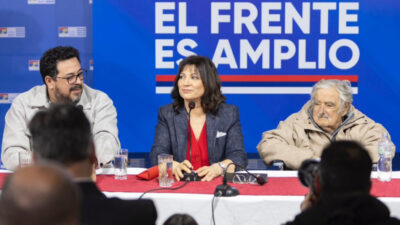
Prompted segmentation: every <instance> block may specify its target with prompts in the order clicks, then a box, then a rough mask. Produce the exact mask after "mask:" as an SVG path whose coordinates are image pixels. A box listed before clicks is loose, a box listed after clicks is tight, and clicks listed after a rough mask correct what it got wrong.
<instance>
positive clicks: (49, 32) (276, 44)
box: [0, 0, 400, 153]
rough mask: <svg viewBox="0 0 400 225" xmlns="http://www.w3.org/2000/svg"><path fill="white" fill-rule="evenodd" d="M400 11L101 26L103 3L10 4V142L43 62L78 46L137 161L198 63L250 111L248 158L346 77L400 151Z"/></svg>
mask: <svg viewBox="0 0 400 225" xmlns="http://www.w3.org/2000/svg"><path fill="white" fill-rule="evenodd" d="M317 3H323V4H317ZM399 11H400V2H398V1H393V0H379V1H378V0H364V1H330V2H325V3H324V2H320V1H309V2H295V1H275V2H269V1H268V2H267V1H266V2H262V1H256V0H253V1H246V2H245V1H210V0H202V1H185V2H183V1H182V2H180V1H150V0H146V1H142V0H135V1H132V0H102V1H94V2H93V15H92V2H91V0H87V1H86V0H69V1H61V0H60V1H56V0H27V1H26V0H24V1H22V0H17V1H7V0H0V68H1V73H0V77H1V82H0V103H2V104H0V134H1V135H2V132H3V128H4V115H5V113H6V111H7V110H8V108H9V106H10V105H9V103H10V102H11V101H12V98H13V96H15V95H14V93H20V92H23V91H26V90H28V89H29V88H31V87H32V86H34V85H37V84H41V83H42V81H41V77H40V74H39V71H38V60H39V58H40V56H41V55H42V53H43V52H44V51H45V50H47V49H49V48H51V47H54V46H56V45H73V46H75V47H76V48H78V49H79V50H80V52H81V57H82V65H83V67H85V68H88V69H93V64H94V68H95V71H94V79H92V78H93V77H92V76H91V74H90V76H89V78H88V79H87V80H86V83H88V84H89V85H91V86H93V87H94V88H96V89H100V90H103V91H104V92H106V93H107V94H109V95H110V97H111V98H112V99H113V100H114V103H115V106H116V108H117V110H118V126H119V130H120V139H121V143H122V146H123V147H126V148H128V149H129V150H130V151H131V152H148V151H150V149H151V145H152V142H153V135H154V127H155V125H156V123H157V111H158V108H159V107H160V106H162V105H165V104H168V103H170V102H171V98H170V96H169V94H165V93H168V91H169V88H170V86H171V77H170V76H168V75H174V74H176V71H177V63H176V61H178V60H180V59H182V58H184V57H185V56H187V55H190V54H192V53H196V54H199V55H205V56H208V57H210V58H212V59H213V60H214V62H215V63H216V64H218V71H219V73H220V75H221V77H222V79H223V91H224V93H225V94H226V97H227V101H228V103H231V104H235V105H237V106H239V108H240V112H241V122H242V127H243V133H244V138H245V147H246V150H247V152H250V153H252V152H256V149H255V146H256V145H257V143H258V142H259V140H260V139H261V134H262V132H263V131H265V130H270V129H273V128H275V127H276V126H277V125H278V123H279V121H280V120H284V119H285V118H286V117H287V116H289V115H290V114H291V113H294V112H297V111H298V110H299V109H300V108H301V106H302V105H303V104H304V103H305V102H306V101H307V100H308V99H309V96H308V94H305V93H308V91H309V90H310V87H311V86H312V85H313V84H314V83H315V81H316V80H317V79H319V78H320V77H321V76H337V75H340V78H346V79H350V80H351V81H352V85H353V86H354V87H355V89H354V91H355V93H356V94H355V98H354V105H355V106H356V107H357V108H359V109H360V110H361V111H362V112H364V113H365V114H367V115H368V116H369V117H371V118H372V119H374V120H375V121H377V122H380V123H382V124H383V125H384V126H385V127H386V128H387V129H388V130H389V132H390V134H391V135H392V139H393V141H394V143H395V144H396V143H397V142H398V140H399V138H400V132H399V131H397V130H396V125H398V124H400V123H399V122H400V121H399V118H398V117H397V116H392V115H393V114H395V113H396V112H398V111H399V109H400V104H399V103H400V102H399V101H400V100H399V99H400V98H399V94H400V93H399V92H400V91H399V88H397V87H398V86H399V84H400V81H399V79H400V78H399V76H398V73H397V70H396V69H397V68H396V66H397V64H398V56H397V53H398V52H400V46H399V45H398V43H397V42H398V40H400V31H399V29H398V24H397V23H398V21H400V14H399ZM322 14H324V15H327V16H323V15H322ZM308 15H309V18H308ZM293 16H294V18H293ZM339 18H341V19H339ZM92 21H93V25H92ZM290 24H292V28H291V26H290ZM92 28H93V30H92ZM92 34H93V38H92ZM92 40H93V42H92ZM92 43H93V47H92ZM324 46H325V47H324ZM92 53H93V59H94V60H93V61H92V60H91V59H92ZM290 75H293V76H290ZM232 79H233V80H234V81H232ZM272 81H273V82H272ZM256 93H258V94H256ZM277 93H284V94H277Z"/></svg>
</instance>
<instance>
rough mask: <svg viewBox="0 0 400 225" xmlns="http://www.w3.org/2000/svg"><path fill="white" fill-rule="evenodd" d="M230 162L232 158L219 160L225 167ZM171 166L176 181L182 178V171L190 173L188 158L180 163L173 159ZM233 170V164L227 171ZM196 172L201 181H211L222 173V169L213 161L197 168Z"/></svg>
mask: <svg viewBox="0 0 400 225" xmlns="http://www.w3.org/2000/svg"><path fill="white" fill-rule="evenodd" d="M231 162H232V160H230V159H226V160H223V161H221V162H220V163H222V164H223V165H224V166H225V167H226V166H227V165H228V164H229V163H231ZM172 167H173V174H174V176H175V179H176V180H177V181H180V180H181V179H182V178H183V172H186V173H191V172H192V168H193V166H192V164H191V163H190V162H189V161H188V160H185V161H183V162H181V163H180V162H177V161H173V164H172ZM234 171H235V166H234V165H232V166H230V167H229V168H228V172H230V173H233V172H234ZM196 173H197V175H198V176H199V177H201V178H202V179H201V181H212V180H213V179H214V178H216V177H219V176H221V175H223V173H224V169H222V167H221V166H220V165H218V163H214V164H212V165H210V166H203V167H201V168H199V169H197V170H196Z"/></svg>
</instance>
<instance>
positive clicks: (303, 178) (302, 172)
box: [297, 159, 319, 192]
mask: <svg viewBox="0 0 400 225" xmlns="http://www.w3.org/2000/svg"><path fill="white" fill-rule="evenodd" d="M318 168H319V161H318V160H315V159H306V160H304V161H303V162H302V163H301V166H300V168H299V171H298V174H297V175H298V177H299V180H300V182H301V184H302V185H303V186H305V187H308V188H310V191H311V192H313V191H314V177H315V174H316V173H317V171H318Z"/></svg>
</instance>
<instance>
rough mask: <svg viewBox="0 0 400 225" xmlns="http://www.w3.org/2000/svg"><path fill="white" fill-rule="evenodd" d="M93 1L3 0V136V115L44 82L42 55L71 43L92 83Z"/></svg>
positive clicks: (0, 99)
mask: <svg viewBox="0 0 400 225" xmlns="http://www.w3.org/2000/svg"><path fill="white" fill-rule="evenodd" d="M92 18H93V15H92V0H68V1H64V0H13V1H9V0H0V137H1V138H2V137H3V129H4V116H5V114H6V112H7V110H8V109H9V107H10V103H11V102H12V100H13V99H14V98H15V97H16V96H17V95H18V94H19V93H21V92H25V91H27V90H29V89H30V88H32V87H33V86H35V85H40V84H43V81H42V77H41V75H40V73H39V60H40V57H41V56H42V54H43V53H44V52H45V51H46V50H48V49H50V48H53V47H55V46H58V45H70V46H73V47H75V48H77V49H78V50H79V51H80V54H81V64H82V67H83V68H85V69H87V70H88V77H87V79H86V80H85V82H86V83H87V84H89V85H90V86H92V85H93V71H92V70H93V60H92V59H93V47H92V43H93V40H92V33H93V23H92Z"/></svg>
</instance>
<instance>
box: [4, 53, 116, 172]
mask: <svg viewBox="0 0 400 225" xmlns="http://www.w3.org/2000/svg"><path fill="white" fill-rule="evenodd" d="M40 73H41V75H42V79H43V82H44V85H40V86H35V87H33V88H32V89H30V90H29V91H27V92H25V93H22V94H20V95H19V96H18V97H17V98H15V100H14V101H13V103H12V105H11V108H10V109H9V110H8V112H7V114H6V118H5V128H4V136H3V144H2V148H1V159H2V161H3V164H4V166H5V167H6V168H7V169H10V170H14V169H15V168H16V167H17V165H18V152H21V151H31V150H32V149H31V147H32V146H30V143H29V138H30V133H29V131H28V123H29V121H30V119H31V118H32V117H33V115H35V113H36V112H37V111H38V110H40V109H45V108H48V107H49V106H50V105H51V104H52V103H64V102H70V103H73V104H75V105H78V106H79V107H81V108H82V109H83V111H84V112H85V114H86V116H87V117H88V118H89V120H90V123H91V126H92V132H93V135H94V141H95V144H96V154H97V158H98V162H99V164H100V166H101V165H102V164H106V163H107V162H109V161H110V160H111V159H112V158H113V156H114V153H115V152H116V151H118V150H119V148H120V143H119V140H118V128H117V112H116V110H115V107H114V105H113V102H112V101H111V99H110V98H109V97H108V96H107V95H106V94H105V93H103V92H101V91H98V90H94V89H92V88H90V87H88V86H87V85H85V84H84V82H83V80H84V75H85V70H84V69H82V67H81V64H80V58H79V52H78V50H76V49H75V48H73V47H61V46H59V47H55V48H52V49H50V50H48V51H46V52H45V53H44V54H43V56H42V58H41V59H40Z"/></svg>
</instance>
